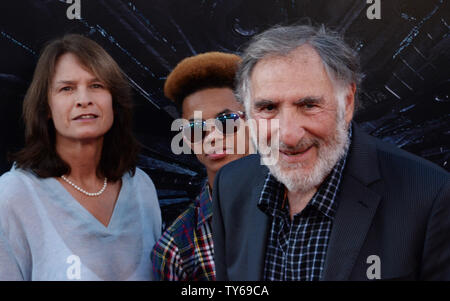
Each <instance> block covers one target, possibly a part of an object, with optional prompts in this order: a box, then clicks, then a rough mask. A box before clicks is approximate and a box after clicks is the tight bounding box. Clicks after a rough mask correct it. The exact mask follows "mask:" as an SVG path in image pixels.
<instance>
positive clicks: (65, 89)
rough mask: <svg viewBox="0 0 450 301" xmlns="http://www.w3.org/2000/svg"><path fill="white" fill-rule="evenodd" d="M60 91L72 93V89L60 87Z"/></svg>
mask: <svg viewBox="0 0 450 301" xmlns="http://www.w3.org/2000/svg"><path fill="white" fill-rule="evenodd" d="M61 91H66V92H69V91H72V87H62V88H61Z"/></svg>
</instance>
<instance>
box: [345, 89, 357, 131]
mask: <svg viewBox="0 0 450 301" xmlns="http://www.w3.org/2000/svg"><path fill="white" fill-rule="evenodd" d="M355 93H356V84H355V83H351V84H350V85H348V88H347V93H346V96H345V122H346V123H347V124H350V121H352V119H353V113H354V111H355Z"/></svg>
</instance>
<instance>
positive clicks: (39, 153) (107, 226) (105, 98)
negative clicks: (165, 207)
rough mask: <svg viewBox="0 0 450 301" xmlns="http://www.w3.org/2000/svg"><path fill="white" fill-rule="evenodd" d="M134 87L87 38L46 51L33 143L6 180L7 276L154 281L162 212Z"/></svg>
mask: <svg viewBox="0 0 450 301" xmlns="http://www.w3.org/2000/svg"><path fill="white" fill-rule="evenodd" d="M131 107H132V99H131V94H130V87H129V85H128V82H127V80H126V79H125V77H124V75H123V73H122V71H121V70H120V68H119V66H118V65H117V64H116V62H115V61H114V60H113V59H112V57H111V56H110V55H109V54H108V53H107V52H106V51H105V50H104V49H103V48H102V47H101V46H99V45H98V44H97V43H95V42H94V41H92V40H90V39H88V38H86V37H83V36H81V35H75V34H72V35H66V36H64V37H63V38H61V39H57V40H54V41H52V42H51V43H49V44H48V45H47V46H46V47H45V48H44V50H43V52H42V54H41V56H40V58H39V61H38V63H37V66H36V70H35V73H34V76H33V80H32V82H31V85H30V87H29V89H28V91H27V94H26V96H25V100H24V104H23V117H24V121H25V127H26V133H25V139H26V141H25V147H24V148H23V149H22V150H21V151H19V152H18V153H16V154H14V156H13V160H14V162H15V163H14V166H13V168H12V169H11V171H9V172H7V173H5V174H4V175H2V176H1V177H0V280H150V279H152V277H151V273H150V267H151V262H150V259H149V255H148V254H149V253H150V250H151V249H152V247H153V245H154V244H155V241H156V240H157V239H158V238H159V236H160V231H161V213H160V208H159V204H158V200H157V195H156V190H155V187H154V185H153V182H152V181H151V179H150V178H149V177H148V176H147V175H146V174H145V173H144V172H143V171H142V170H140V169H139V168H137V167H136V162H137V155H138V150H139V149H138V143H137V141H136V140H135V138H134V137H133V135H132V129H131V128H132V125H131V124H132V122H131V121H132V119H131V118H132V116H131V113H132V112H131Z"/></svg>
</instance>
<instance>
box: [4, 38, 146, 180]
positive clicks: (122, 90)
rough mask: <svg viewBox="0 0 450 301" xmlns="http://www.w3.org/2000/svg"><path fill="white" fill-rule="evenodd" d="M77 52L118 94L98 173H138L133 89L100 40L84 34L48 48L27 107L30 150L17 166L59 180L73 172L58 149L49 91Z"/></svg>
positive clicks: (18, 157) (19, 155)
mask: <svg viewBox="0 0 450 301" xmlns="http://www.w3.org/2000/svg"><path fill="white" fill-rule="evenodd" d="M66 53H71V54H74V55H75V56H76V57H77V58H78V59H79V61H80V63H81V64H82V65H84V66H85V67H86V68H87V69H88V70H90V71H91V72H92V73H93V74H94V75H95V76H96V77H97V78H99V79H100V80H101V81H102V82H104V83H105V85H106V86H107V88H108V90H109V92H110V93H111V95H112V102H113V111H114V123H113V125H112V127H111V129H109V131H108V132H107V133H106V134H105V136H104V140H103V149H102V155H101V159H100V163H99V166H98V167H97V174H98V175H103V176H105V177H107V178H108V179H109V180H111V181H117V180H118V179H120V178H121V177H122V175H123V174H124V173H126V172H130V174H131V175H134V173H135V171H136V164H137V156H138V152H139V145H138V142H137V140H136V139H135V138H134V136H133V134H132V98H131V88H130V85H129V83H128V81H127V79H126V78H125V76H124V74H123V73H122V71H121V69H120V67H119V66H118V65H117V63H116V62H115V61H114V59H113V58H112V57H111V56H110V55H109V54H108V53H107V52H106V51H105V50H104V49H103V48H102V47H101V46H100V45H98V44H97V43H96V42H94V41H92V40H91V39H89V38H86V37H84V36H82V35H78V34H69V35H65V36H64V37H62V38H59V39H56V40H53V41H51V42H50V43H49V44H47V46H46V47H45V48H44V49H43V51H42V53H41V55H40V57H39V60H38V63H37V66H36V69H35V71H34V75H33V80H32V82H31V84H30V87H29V88H28V90H27V93H26V95H25V99H24V103H23V119H24V121H25V147H24V148H23V149H22V150H20V151H19V152H17V153H15V154H14V155H12V156H11V159H12V160H14V161H15V162H16V164H17V167H19V168H23V169H31V170H32V171H33V172H34V173H36V174H37V175H38V176H40V177H43V178H47V177H59V176H61V175H64V174H67V173H70V166H69V165H68V164H67V163H66V162H64V161H63V160H62V159H61V157H60V156H59V155H58V153H57V152H56V148H55V126H54V124H53V120H52V119H49V117H48V116H49V112H50V107H49V105H48V95H49V88H50V87H51V81H52V79H53V76H54V74H55V65H56V62H57V60H58V59H59V58H60V57H61V56H62V55H63V54H66Z"/></svg>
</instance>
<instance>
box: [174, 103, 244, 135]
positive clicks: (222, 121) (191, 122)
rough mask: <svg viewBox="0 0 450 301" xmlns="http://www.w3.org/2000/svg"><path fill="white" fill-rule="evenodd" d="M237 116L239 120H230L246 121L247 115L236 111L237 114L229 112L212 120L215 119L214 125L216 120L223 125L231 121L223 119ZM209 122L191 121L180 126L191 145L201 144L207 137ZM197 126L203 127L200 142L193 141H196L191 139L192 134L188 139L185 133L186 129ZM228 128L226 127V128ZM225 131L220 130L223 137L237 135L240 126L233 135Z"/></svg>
mask: <svg viewBox="0 0 450 301" xmlns="http://www.w3.org/2000/svg"><path fill="white" fill-rule="evenodd" d="M234 114H235V115H237V118H236V119H234V118H229V119H233V120H234V121H237V120H239V119H244V118H245V113H244V112H242V111H236V112H229V113H223V114H220V115H219V116H216V117H215V118H212V119H214V123H215V122H216V120H218V121H219V122H221V123H222V124H224V123H225V122H226V121H227V120H229V119H228V118H225V120H223V117H224V116H227V115H234ZM206 122H207V120H202V121H190V122H189V123H188V124H186V125H182V126H180V129H179V130H180V131H181V132H182V133H183V137H184V138H185V139H186V140H187V141H189V142H190V143H198V142H200V141H203V140H204V139H205V137H206V132H207V131H206V130H205V128H206V127H207V123H206ZM195 124H201V125H202V135H201V136H200V137H201V139H200V140H199V141H193V140H195V139H191V138H192V134H190V135H189V136H190V137H188V135H186V133H185V130H186V128H189V129H192V128H194V127H195ZM215 126H216V128H217V125H215ZM225 128H226V127H225ZM223 129H224V127H222V129H221V130H219V132H221V133H222V134H223V135H231V134H235V133H236V132H237V131H238V130H239V126H238V127H236V128H235V130H234V131H233V132H232V133H226V131H224V130H223Z"/></svg>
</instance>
